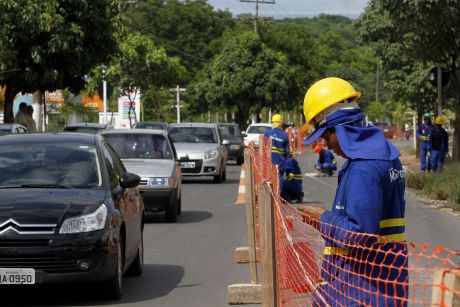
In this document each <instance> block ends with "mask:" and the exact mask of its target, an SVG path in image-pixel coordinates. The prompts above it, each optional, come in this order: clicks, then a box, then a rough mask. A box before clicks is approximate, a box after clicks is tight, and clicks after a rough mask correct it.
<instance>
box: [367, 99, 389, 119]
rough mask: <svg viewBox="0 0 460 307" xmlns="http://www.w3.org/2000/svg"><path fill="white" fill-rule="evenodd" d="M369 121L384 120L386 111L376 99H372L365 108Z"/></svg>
mask: <svg viewBox="0 0 460 307" xmlns="http://www.w3.org/2000/svg"><path fill="white" fill-rule="evenodd" d="M365 111H366V114H367V116H368V118H369V120H370V121H377V120H386V119H387V112H386V109H385V107H384V106H383V105H382V104H381V103H380V102H378V101H373V102H371V103H370V104H369V106H367V108H366V109H365Z"/></svg>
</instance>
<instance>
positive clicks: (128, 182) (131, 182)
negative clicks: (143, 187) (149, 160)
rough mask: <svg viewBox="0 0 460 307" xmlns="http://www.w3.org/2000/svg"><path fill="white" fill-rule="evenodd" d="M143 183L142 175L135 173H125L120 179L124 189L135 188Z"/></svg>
mask: <svg viewBox="0 0 460 307" xmlns="http://www.w3.org/2000/svg"><path fill="white" fill-rule="evenodd" d="M139 183H141V177H139V176H138V175H136V174H133V173H124V174H123V176H122V177H121V179H120V186H121V187H122V188H124V189H128V188H135V187H137V186H138V185H139Z"/></svg>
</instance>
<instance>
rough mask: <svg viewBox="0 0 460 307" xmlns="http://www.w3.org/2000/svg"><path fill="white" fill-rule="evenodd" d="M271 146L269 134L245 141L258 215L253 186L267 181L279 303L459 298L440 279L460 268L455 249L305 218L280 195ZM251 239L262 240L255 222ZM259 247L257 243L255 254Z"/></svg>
mask: <svg viewBox="0 0 460 307" xmlns="http://www.w3.org/2000/svg"><path fill="white" fill-rule="evenodd" d="M269 145H270V144H269V139H267V138H260V141H259V146H258V147H254V146H249V148H248V150H249V153H250V155H251V160H252V165H251V167H252V172H253V175H254V178H255V189H254V190H255V193H256V204H255V210H256V214H257V213H258V210H259V208H260V207H259V206H260V204H259V203H258V199H259V198H258V197H257V193H258V191H257V186H258V185H259V184H260V183H264V182H271V183H272V185H271V186H272V188H271V193H272V197H273V200H274V201H273V203H274V212H275V220H276V222H275V225H276V226H275V227H276V228H275V230H276V243H275V246H276V268H277V290H278V298H279V304H280V306H310V305H318V306H350V305H353V306H406V305H410V306H428V305H430V306H451V305H452V304H453V305H454V306H455V304H456V303H455V302H457V303H458V304H460V301H459V300H457V301H456V299H460V290H459V288H458V287H452V284H453V283H448V282H446V280H447V278H446V276H447V274H448V273H450V272H453V271H455V270H459V269H460V253H458V252H455V251H452V250H449V249H448V248H445V247H443V246H438V247H435V246H431V245H428V244H418V243H412V242H405V241H403V242H392V241H388V239H386V238H384V237H379V236H377V235H373V234H364V233H354V232H350V231H348V230H345V229H340V228H338V227H336V226H334V225H326V224H323V223H319V221H317V220H313V219H311V218H310V217H309V216H307V215H305V214H303V213H302V211H301V206H299V205H293V204H290V203H287V202H286V201H284V200H283V199H281V198H280V196H279V188H278V186H279V175H278V172H277V169H276V168H275V167H274V166H273V165H272V164H271V151H270V148H271V146H269ZM257 216H260V215H259V214H257ZM260 224H261V223H260V221H259V222H258V223H257V225H260ZM326 242H329V244H325V243H326ZM330 243H332V244H330ZM256 244H257V247H260V229H259V227H257V243H256ZM325 245H332V246H325ZM260 252H261V251H260V248H259V250H258V255H257V258H258V260H260ZM457 278H458V280H460V277H457ZM459 283H460V281H457V285H458V284H459ZM446 297H447V298H448V299H446ZM452 297H454V298H453V299H451V298H452ZM455 297H457V298H455ZM449 298H450V299H451V300H449ZM452 302H454V303H452ZM459 306H460V305H459Z"/></svg>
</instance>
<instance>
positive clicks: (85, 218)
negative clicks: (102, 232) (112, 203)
mask: <svg viewBox="0 0 460 307" xmlns="http://www.w3.org/2000/svg"><path fill="white" fill-rule="evenodd" d="M106 219H107V207H106V206H105V205H104V204H102V205H101V206H100V207H99V208H97V210H96V211H94V212H93V213H90V214H87V215H81V216H77V217H72V218H68V219H66V220H65V221H64V223H62V226H61V229H60V230H59V233H62V234H64V233H80V232H90V231H94V230H99V229H102V228H104V225H105V220H106Z"/></svg>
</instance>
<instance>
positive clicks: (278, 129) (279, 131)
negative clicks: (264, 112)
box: [264, 114, 290, 187]
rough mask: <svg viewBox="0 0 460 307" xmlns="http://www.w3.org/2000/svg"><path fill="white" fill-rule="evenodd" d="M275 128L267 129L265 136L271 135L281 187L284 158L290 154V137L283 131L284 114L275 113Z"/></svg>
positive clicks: (273, 155)
mask: <svg viewBox="0 0 460 307" xmlns="http://www.w3.org/2000/svg"><path fill="white" fill-rule="evenodd" d="M272 125H273V129H271V130H267V131H265V133H264V136H266V137H269V138H270V140H271V142H272V163H273V164H275V165H277V166H278V170H279V174H280V187H282V186H283V177H284V176H283V174H284V160H285V159H286V158H287V157H288V155H289V154H290V144H289V137H288V135H287V134H286V133H285V132H284V131H283V116H281V114H273V116H272Z"/></svg>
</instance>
